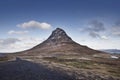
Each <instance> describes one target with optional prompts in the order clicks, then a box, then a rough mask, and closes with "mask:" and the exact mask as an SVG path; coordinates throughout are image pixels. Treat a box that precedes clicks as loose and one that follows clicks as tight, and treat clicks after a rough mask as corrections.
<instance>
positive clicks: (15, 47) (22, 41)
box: [0, 37, 43, 52]
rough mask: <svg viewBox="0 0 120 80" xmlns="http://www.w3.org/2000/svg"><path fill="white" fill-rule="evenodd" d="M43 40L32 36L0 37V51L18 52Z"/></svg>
mask: <svg viewBox="0 0 120 80" xmlns="http://www.w3.org/2000/svg"><path fill="white" fill-rule="evenodd" d="M42 41H43V40H41V39H39V38H33V37H21V38H7V39H0V52H18V51H23V50H27V49H30V48H32V47H34V46H36V45H38V44H39V43H41V42H42Z"/></svg>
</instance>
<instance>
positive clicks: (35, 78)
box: [0, 58, 75, 80]
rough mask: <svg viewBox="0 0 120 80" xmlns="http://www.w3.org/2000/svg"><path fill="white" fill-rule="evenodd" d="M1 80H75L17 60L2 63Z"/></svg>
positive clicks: (0, 64)
mask: <svg viewBox="0 0 120 80" xmlns="http://www.w3.org/2000/svg"><path fill="white" fill-rule="evenodd" d="M0 80H75V79H73V77H72V76H68V75H67V74H65V73H64V72H61V71H56V70H51V69H48V68H46V67H45V66H43V65H40V64H37V63H33V62H30V61H26V60H21V59H20V58H16V60H15V61H8V62H4V63H0Z"/></svg>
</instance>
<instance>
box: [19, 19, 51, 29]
mask: <svg viewBox="0 0 120 80" xmlns="http://www.w3.org/2000/svg"><path fill="white" fill-rule="evenodd" d="M17 26H18V27H21V28H24V29H26V28H40V29H49V28H51V24H49V23H46V22H38V21H35V20H31V21H28V22H24V23H21V24H18V25H17Z"/></svg>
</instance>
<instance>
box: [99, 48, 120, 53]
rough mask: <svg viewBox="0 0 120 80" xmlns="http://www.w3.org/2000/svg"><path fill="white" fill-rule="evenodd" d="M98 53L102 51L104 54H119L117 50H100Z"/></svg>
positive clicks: (119, 51)
mask: <svg viewBox="0 0 120 80" xmlns="http://www.w3.org/2000/svg"><path fill="white" fill-rule="evenodd" d="M100 51H104V52H107V53H114V54H120V50H119V49H101V50H100Z"/></svg>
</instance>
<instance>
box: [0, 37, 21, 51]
mask: <svg viewBox="0 0 120 80" xmlns="http://www.w3.org/2000/svg"><path fill="white" fill-rule="evenodd" d="M16 42H20V40H19V39H17V38H7V39H0V49H6V50H7V48H9V47H10V46H11V45H12V44H15V43H16Z"/></svg>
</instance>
